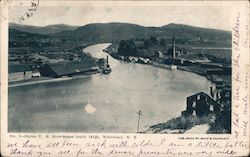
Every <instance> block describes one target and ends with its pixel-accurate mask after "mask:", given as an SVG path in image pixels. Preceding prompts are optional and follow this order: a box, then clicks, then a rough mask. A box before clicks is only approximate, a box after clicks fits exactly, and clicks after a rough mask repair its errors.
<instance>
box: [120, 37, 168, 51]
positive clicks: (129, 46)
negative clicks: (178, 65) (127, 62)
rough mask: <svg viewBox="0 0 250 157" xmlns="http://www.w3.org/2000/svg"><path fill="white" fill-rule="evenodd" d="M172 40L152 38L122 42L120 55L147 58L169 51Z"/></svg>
mask: <svg viewBox="0 0 250 157" xmlns="http://www.w3.org/2000/svg"><path fill="white" fill-rule="evenodd" d="M169 42H170V40H167V39H164V38H158V39H157V38H156V37H154V36H151V37H150V38H146V39H135V40H134V39H130V40H121V41H120V43H119V48H118V53H119V54H120V55H122V56H145V55H149V56H150V55H153V54H154V53H155V51H158V50H167V49H168V47H167V43H169Z"/></svg>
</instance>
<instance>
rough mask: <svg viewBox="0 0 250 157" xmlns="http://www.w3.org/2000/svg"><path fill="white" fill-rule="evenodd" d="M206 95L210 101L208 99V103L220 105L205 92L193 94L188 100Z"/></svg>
mask: <svg viewBox="0 0 250 157" xmlns="http://www.w3.org/2000/svg"><path fill="white" fill-rule="evenodd" d="M198 94H199V95H204V96H206V97H207V98H208V99H207V101H208V102H210V103H213V104H219V103H218V102H217V101H215V100H214V99H213V98H212V97H211V96H210V95H208V94H207V93H205V92H203V91H202V92H199V93H196V94H193V95H191V96H189V97H188V99H189V98H192V97H196V96H197V95H198Z"/></svg>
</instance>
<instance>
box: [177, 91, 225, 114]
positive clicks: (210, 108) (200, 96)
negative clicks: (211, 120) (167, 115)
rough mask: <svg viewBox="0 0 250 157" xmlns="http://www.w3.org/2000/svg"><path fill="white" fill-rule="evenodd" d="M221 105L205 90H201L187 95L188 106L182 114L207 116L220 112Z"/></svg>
mask: <svg viewBox="0 0 250 157" xmlns="http://www.w3.org/2000/svg"><path fill="white" fill-rule="evenodd" d="M220 110H221V105H220V104H219V103H218V102H216V101H215V100H214V99H213V98H212V97H211V96H209V95H208V94H206V93H205V92H199V93H196V94H194V95H191V96H189V97H187V108H186V110H185V111H183V112H182V115H185V116H187V115H193V116H198V117H202V116H207V115H208V114H213V113H218V112H219V111H220Z"/></svg>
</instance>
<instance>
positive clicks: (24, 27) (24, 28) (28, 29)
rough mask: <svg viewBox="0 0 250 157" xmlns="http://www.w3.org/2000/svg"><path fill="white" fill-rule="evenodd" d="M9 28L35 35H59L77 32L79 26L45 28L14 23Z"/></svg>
mask: <svg viewBox="0 0 250 157" xmlns="http://www.w3.org/2000/svg"><path fill="white" fill-rule="evenodd" d="M9 28H11V29H15V30H19V31H23V32H28V33H33V34H51V33H58V32H61V31H65V30H75V29H76V28H77V26H69V25H65V24H58V25H48V26H44V27H39V26H29V25H18V24H14V23H10V24H9Z"/></svg>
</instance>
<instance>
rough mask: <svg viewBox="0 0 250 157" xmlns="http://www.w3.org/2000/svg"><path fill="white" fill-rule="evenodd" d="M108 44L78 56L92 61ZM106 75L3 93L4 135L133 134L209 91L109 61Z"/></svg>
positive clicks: (173, 75) (189, 77) (172, 74)
mask: <svg viewBox="0 0 250 157" xmlns="http://www.w3.org/2000/svg"><path fill="white" fill-rule="evenodd" d="M109 45H110V44H108V43H105V44H96V45H92V46H89V47H87V48H85V49H84V50H83V51H84V52H85V53H86V52H87V53H90V54H91V55H93V56H94V57H96V58H101V57H106V55H107V54H106V53H105V52H103V51H102V50H103V49H105V48H106V47H107V46H109ZM109 61H110V62H109V63H110V65H111V68H112V72H111V73H110V74H108V75H104V74H101V75H93V76H90V77H84V78H78V79H72V80H65V81H59V82H47V83H41V84H32V85H26V86H19V87H12V88H9V99H8V100H9V102H8V104H9V111H8V122H9V128H8V129H9V131H10V132H82V133H84V132H86V133H90V132H93V133H99V132H106V133H111V132H112V133H135V132H136V131H137V122H138V114H137V112H138V111H139V110H141V112H142V116H141V120H140V129H141V130H143V129H145V128H147V127H149V126H150V125H153V124H157V123H159V122H165V121H167V120H169V119H171V118H173V117H177V116H179V115H180V114H181V111H183V110H185V108H186V97H187V96H190V95H192V94H194V93H196V92H200V91H202V90H203V91H206V92H209V87H210V86H211V85H212V84H211V82H210V81H208V80H207V79H206V78H204V77H202V76H199V75H197V74H194V73H190V72H185V71H180V70H173V71H171V70H167V69H161V68H156V67H153V66H150V65H143V64H137V63H127V62H123V61H119V60H116V59H113V58H112V57H109Z"/></svg>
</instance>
